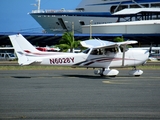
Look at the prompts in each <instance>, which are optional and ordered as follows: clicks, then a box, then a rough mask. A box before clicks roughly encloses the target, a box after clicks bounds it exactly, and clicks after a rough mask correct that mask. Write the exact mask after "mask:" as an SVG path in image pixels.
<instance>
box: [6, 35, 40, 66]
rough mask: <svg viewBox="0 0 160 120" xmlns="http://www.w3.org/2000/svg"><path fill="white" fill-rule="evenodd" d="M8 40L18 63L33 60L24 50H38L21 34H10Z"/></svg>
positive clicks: (26, 62)
mask: <svg viewBox="0 0 160 120" xmlns="http://www.w3.org/2000/svg"><path fill="white" fill-rule="evenodd" d="M9 38H10V41H11V43H12V45H13V47H14V49H15V52H16V54H17V57H18V63H19V64H20V65H29V64H31V63H32V62H33V61H34V60H33V59H31V57H29V56H27V55H26V52H30V51H32V52H39V51H38V50H37V49H36V48H35V47H34V46H33V45H32V44H30V43H29V42H28V41H27V40H26V39H25V38H24V37H23V36H22V35H21V34H17V35H10V36H9Z"/></svg>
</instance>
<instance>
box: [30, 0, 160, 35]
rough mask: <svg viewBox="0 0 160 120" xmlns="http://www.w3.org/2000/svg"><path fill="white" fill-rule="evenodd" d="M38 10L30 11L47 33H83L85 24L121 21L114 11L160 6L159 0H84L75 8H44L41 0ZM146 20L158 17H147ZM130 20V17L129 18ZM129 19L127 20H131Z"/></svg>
mask: <svg viewBox="0 0 160 120" xmlns="http://www.w3.org/2000/svg"><path fill="white" fill-rule="evenodd" d="M37 6H38V8H37V10H32V12H31V13H29V14H30V15H31V16H32V17H33V18H34V19H35V20H36V21H37V22H38V23H39V24H40V25H41V26H42V28H43V29H44V32H45V33H56V34H58V33H63V32H65V31H71V30H74V33H77V34H78V33H82V26H83V25H96V24H107V23H115V22H117V21H118V22H121V21H120V20H119V18H118V16H117V15H114V13H116V12H118V11H121V10H123V9H128V8H129V9H131V8H160V1H159V0H82V1H81V2H80V3H79V5H78V6H77V7H76V8H75V9H74V10H66V9H65V8H63V9H60V10H54V8H53V9H52V10H42V9H41V8H40V0H38V3H37ZM145 19H146V20H150V19H157V18H154V17H146V18H145ZM129 20H130V19H129ZM129 20H128V19H127V21H129Z"/></svg>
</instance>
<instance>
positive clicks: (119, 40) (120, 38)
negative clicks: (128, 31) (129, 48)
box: [114, 36, 124, 42]
mask: <svg viewBox="0 0 160 120" xmlns="http://www.w3.org/2000/svg"><path fill="white" fill-rule="evenodd" d="M123 41H124V38H123V36H122V37H116V38H114V42H123Z"/></svg>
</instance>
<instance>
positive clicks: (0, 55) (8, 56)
mask: <svg viewBox="0 0 160 120" xmlns="http://www.w3.org/2000/svg"><path fill="white" fill-rule="evenodd" d="M16 58H17V57H16V56H15V54H14V53H0V60H9V61H11V60H15V59H16Z"/></svg>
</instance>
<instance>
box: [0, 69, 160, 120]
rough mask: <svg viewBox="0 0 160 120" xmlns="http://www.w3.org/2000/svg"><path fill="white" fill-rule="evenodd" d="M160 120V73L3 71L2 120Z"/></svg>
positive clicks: (0, 86) (0, 74) (0, 78)
mask: <svg viewBox="0 0 160 120" xmlns="http://www.w3.org/2000/svg"><path fill="white" fill-rule="evenodd" d="M12 119H19V120H21V119H25V120H33V119H42V120H46V119H57V120H61V119H65V120H90V119H92V120H97V119H100V120H106V119H109V120H112V119H113V120H115V119H116V120H117V119H118V120H137V119H141V120H143V119H147V120H153V119H157V120H159V119H160V70H144V74H143V75H142V76H140V77H131V76H129V75H128V70H126V69H125V70H123V69H122V70H120V74H119V75H118V76H117V77H115V78H109V77H100V76H96V75H94V74H93V70H92V69H89V70H87V69H69V70H49V71H43V70H41V71H40V70H39V71H26V70H22V71H2V70H1V71H0V120H12Z"/></svg>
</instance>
